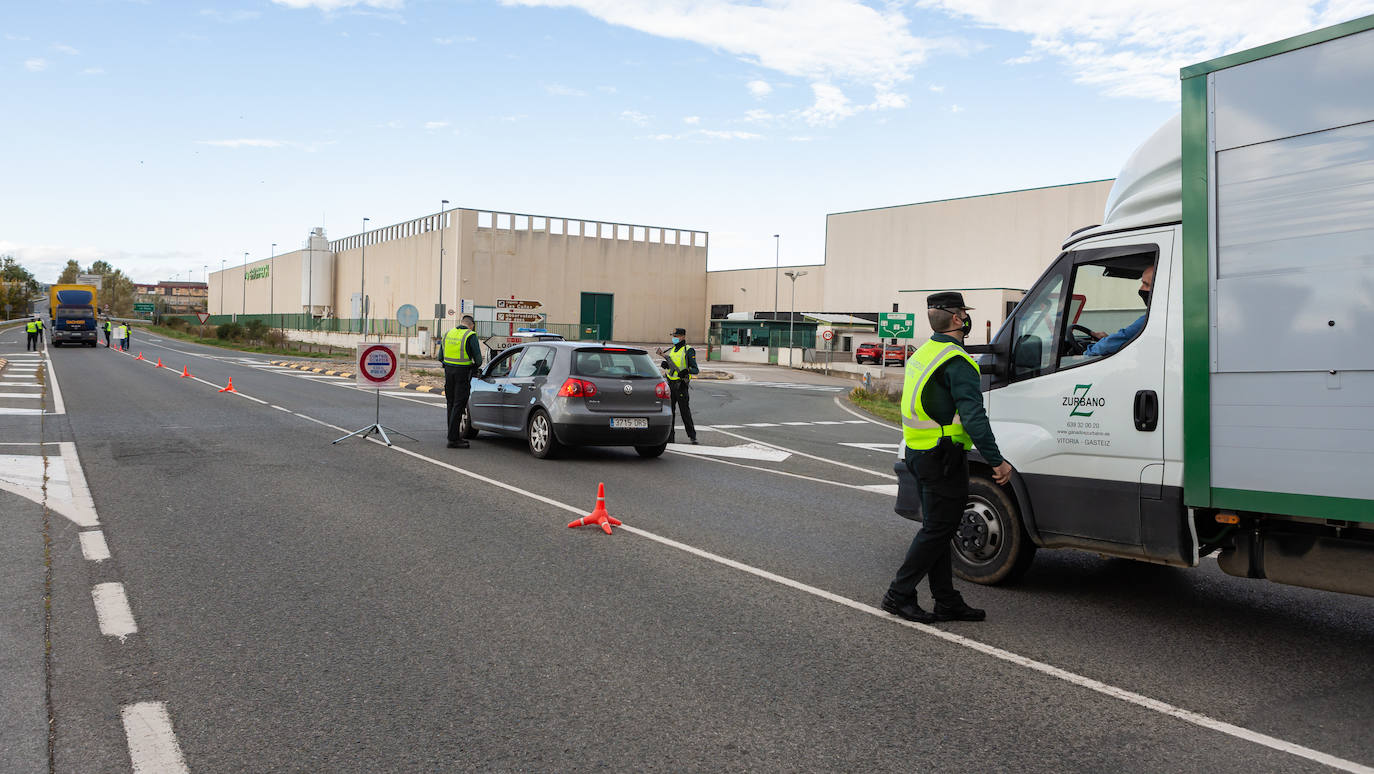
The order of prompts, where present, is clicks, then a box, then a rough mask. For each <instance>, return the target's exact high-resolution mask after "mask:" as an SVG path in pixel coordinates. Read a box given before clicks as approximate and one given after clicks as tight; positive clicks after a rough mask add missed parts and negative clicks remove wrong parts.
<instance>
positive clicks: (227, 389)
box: [220, 376, 238, 392]
mask: <svg viewBox="0 0 1374 774" xmlns="http://www.w3.org/2000/svg"><path fill="white" fill-rule="evenodd" d="M220 392H238V390H236V389H234V377H232V376H231V377H229V383H228V384H226V385H224V389H222V390H220Z"/></svg>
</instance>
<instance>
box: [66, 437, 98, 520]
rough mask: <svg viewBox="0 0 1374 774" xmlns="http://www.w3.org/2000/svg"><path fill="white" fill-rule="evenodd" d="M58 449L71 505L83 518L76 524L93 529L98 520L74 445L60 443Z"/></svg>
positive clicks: (71, 442)
mask: <svg viewBox="0 0 1374 774" xmlns="http://www.w3.org/2000/svg"><path fill="white" fill-rule="evenodd" d="M58 449H60V450H61V454H62V467H64V468H66V470H67V487H68V489H70V490H71V496H72V505H74V506H75V507H76V509H77V511H78V515H79V516H81V517H83V518H82V519H81V520H79V521H77V524H79V525H81V526H83V527H94V526H95V525H97V524H99V523H100V518H99V516H98V515H97V514H96V511H95V500H94V499H92V498H91V489H90V487H89V486H87V485H86V473H85V471H83V470H82V469H81V458H80V457H78V456H77V454H76V443H75V442H73V441H60V442H59V443H58Z"/></svg>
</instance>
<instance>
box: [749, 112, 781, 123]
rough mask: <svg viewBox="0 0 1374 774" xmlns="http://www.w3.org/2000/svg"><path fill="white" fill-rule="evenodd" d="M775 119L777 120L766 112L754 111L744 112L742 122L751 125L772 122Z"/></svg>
mask: <svg viewBox="0 0 1374 774" xmlns="http://www.w3.org/2000/svg"><path fill="white" fill-rule="evenodd" d="M775 118H777V116H775V115H773V114H772V113H769V112H768V111H767V110H758V109H755V110H746V111H744V120H745V121H748V122H749V123H751V124H762V123H765V122H767V121H772V120H773V119H775Z"/></svg>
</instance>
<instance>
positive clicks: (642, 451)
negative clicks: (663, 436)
mask: <svg viewBox="0 0 1374 774" xmlns="http://www.w3.org/2000/svg"><path fill="white" fill-rule="evenodd" d="M667 448H668V444H667V443H661V444H658V445H657V446H636V447H635V451H636V452H638V453H639V456H641V457H643V458H645V459H650V460H651V459H653V458H654V457H662V456H663V450H664V449H667Z"/></svg>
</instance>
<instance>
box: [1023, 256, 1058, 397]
mask: <svg viewBox="0 0 1374 774" xmlns="http://www.w3.org/2000/svg"><path fill="white" fill-rule="evenodd" d="M1063 288H1064V277H1063V275H1062V274H1057V275H1055V276H1053V277H1050V278H1049V280H1048V281H1047V282H1045V284H1043V285H1041V286H1040V287H1038V288H1036V289H1035V290H1033V291H1031V295H1029V296H1027V297H1026V299H1025V300H1024V301H1022V302H1021V304H1020V305H1019V306H1018V307H1017V315H1016V328H1015V330H1014V331H1013V335H1012V345H1011V373H1012V376H1013V377H1023V376H1033V375H1035V374H1037V373H1039V372H1040V371H1042V370H1044V369H1046V368H1048V367H1050V364H1051V363H1053V362H1054V338H1055V331H1057V330H1059V315H1060V310H1062V309H1063V306H1064V305H1063V304H1062V303H1061V301H1062V296H1063V293H1062V292H1061V291H1062V290H1063Z"/></svg>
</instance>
